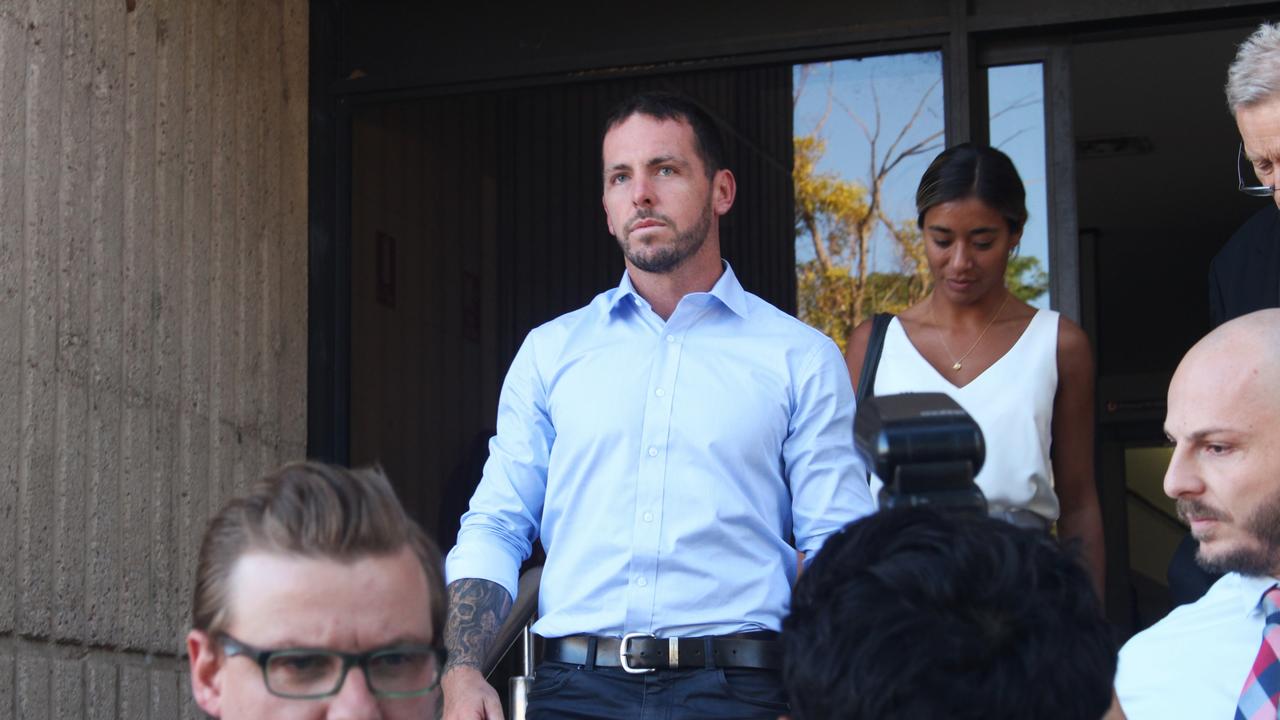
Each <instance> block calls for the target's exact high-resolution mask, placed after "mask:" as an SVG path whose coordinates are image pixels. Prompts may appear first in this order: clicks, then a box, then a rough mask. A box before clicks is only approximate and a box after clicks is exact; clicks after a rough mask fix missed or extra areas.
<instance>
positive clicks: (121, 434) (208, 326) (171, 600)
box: [0, 0, 308, 720]
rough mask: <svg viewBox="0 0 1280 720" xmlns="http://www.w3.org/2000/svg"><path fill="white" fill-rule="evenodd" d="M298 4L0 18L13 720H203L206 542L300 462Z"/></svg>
mask: <svg viewBox="0 0 1280 720" xmlns="http://www.w3.org/2000/svg"><path fill="white" fill-rule="evenodd" d="M307 36H308V29H307V3H306V1H305V0H0V718H9V717H12V718H21V719H24V720H25V719H26V718H42V719H43V718H58V719H62V718H122V719H123V718H128V719H130V720H133V719H135V718H165V719H166V720H168V719H170V718H175V717H197V715H198V713H196V712H195V709H194V707H193V706H192V705H191V703H190V701H189V699H188V697H189V693H188V690H187V686H186V680H185V678H184V677H183V675H182V671H183V668H184V667H185V663H184V661H183V660H182V658H181V655H180V653H181V651H182V648H181V640H182V636H183V634H184V632H185V630H186V627H187V621H188V618H187V613H188V608H189V595H190V585H191V577H190V576H191V568H192V564H193V557H194V554H195V550H196V543H197V542H198V539H199V533H200V531H201V530H202V528H203V525H204V523H205V521H206V520H207V518H208V517H209V515H210V513H211V512H212V511H213V510H214V509H216V508H217V507H218V506H219V505H220V503H221V502H222V501H223V500H225V499H226V498H227V497H228V496H230V495H231V494H233V493H235V492H236V491H237V490H238V489H239V488H242V487H244V486H245V484H246V483H248V482H249V481H251V480H252V479H254V478H256V477H258V476H260V475H261V474H262V473H263V472H264V471H265V470H267V469H269V468H270V467H271V466H274V465H275V464H277V463H279V462H281V461H283V460H286V459H292V458H299V457H301V456H302V455H303V453H304V450H305V426H306V422H305V415H306V405H305V403H306V399H305V388H306V326H307V318H306V272H307V267H306V178H307V168H306V157H307V154H306V136H307V94H306V88H307Z"/></svg>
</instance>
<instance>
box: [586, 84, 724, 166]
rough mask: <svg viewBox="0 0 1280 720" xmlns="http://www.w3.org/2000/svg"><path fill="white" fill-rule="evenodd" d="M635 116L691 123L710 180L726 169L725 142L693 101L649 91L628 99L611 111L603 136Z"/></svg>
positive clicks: (601, 136) (703, 110)
mask: <svg viewBox="0 0 1280 720" xmlns="http://www.w3.org/2000/svg"><path fill="white" fill-rule="evenodd" d="M632 115H646V116H648V117H651V118H654V119H656V120H675V121H684V122H687V123H689V127H691V128H693V138H694V141H695V146H696V148H697V151H698V157H699V159H701V160H702V164H703V165H705V166H706V170H707V177H712V176H714V175H715V174H716V172H717V171H719V170H721V169H722V168H724V167H725V159H724V142H723V141H722V140H721V139H720V129H719V128H718V127H717V126H716V121H715V119H714V118H712V117H711V113H709V112H707V110H706V108H704V107H702V105H700V104H698V102H697V101H695V100H693V99H692V98H688V97H685V96H684V95H679V94H677V93H673V92H666V91H662V90H650V91H647V92H642V93H637V94H635V95H632V96H630V97H628V98H625V99H624V100H622V101H621V102H619V103H618V104H617V105H614V106H613V109H612V110H610V111H609V117H608V118H606V119H605V121H604V131H603V132H602V133H601V134H600V138H601V141H602V142H603V139H604V136H605V135H607V134H608V133H609V131H610V130H612V129H614V128H615V127H617V126H619V125H621V124H622V123H624V122H626V120H627V118H629V117H631V116H632Z"/></svg>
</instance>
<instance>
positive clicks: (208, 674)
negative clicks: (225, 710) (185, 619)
mask: <svg viewBox="0 0 1280 720" xmlns="http://www.w3.org/2000/svg"><path fill="white" fill-rule="evenodd" d="M187 656H188V661H189V662H190V666H191V695H192V696H193V697H194V698H195V700H196V704H197V705H199V706H200V709H201V710H204V711H205V712H206V713H208V714H209V715H210V716H212V717H215V718H216V717H221V712H222V664H223V661H224V660H225V659H226V656H224V655H223V654H222V649H221V646H219V645H218V643H217V642H215V641H214V639H213V638H212V637H210V636H209V634H208V633H206V632H204V631H202V630H192V631H191V632H189V633H187Z"/></svg>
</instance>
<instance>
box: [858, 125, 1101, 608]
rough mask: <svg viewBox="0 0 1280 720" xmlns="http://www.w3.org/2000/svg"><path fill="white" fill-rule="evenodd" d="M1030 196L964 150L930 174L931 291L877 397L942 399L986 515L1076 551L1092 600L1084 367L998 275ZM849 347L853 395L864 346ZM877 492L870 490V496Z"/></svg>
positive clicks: (896, 338) (979, 152)
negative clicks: (960, 433) (961, 421)
mask: <svg viewBox="0 0 1280 720" xmlns="http://www.w3.org/2000/svg"><path fill="white" fill-rule="evenodd" d="M1025 199H1026V192H1025V190H1024V189H1023V185H1022V180H1021V179H1020V178H1019V177H1018V172H1017V170H1016V169H1014V167H1013V163H1012V161H1010V160H1009V158H1008V157H1007V156H1006V155H1005V154H1004V153H1001V152H1000V151H998V150H994V149H992V148H989V147H984V146H977V145H973V144H969V143H966V144H963V145H958V146H956V147H953V148H951V149H949V150H946V151H945V152H943V153H942V154H941V155H939V156H938V157H937V158H935V159H934V161H933V163H932V164H930V165H929V169H928V170H926V171H925V174H924V177H923V178H921V180H920V187H919V189H918V190H917V192H916V209H917V211H918V213H919V217H918V222H919V225H920V229H921V231H922V233H923V235H924V237H923V240H924V244H925V253H926V256H927V258H928V262H929V271H930V273H931V275H932V278H933V289H932V291H931V292H930V293H929V295H928V296H927V297H925V298H924V299H923V300H921V301H920V302H919V303H917V304H915V305H913V306H912V307H910V308H908V309H907V310H906V311H904V312H903V313H902V314H901V315H899V316H897V317H896V318H895V319H894V320H893V321H892V322H891V323H890V325H889V328H888V331H887V333H886V335H885V342H884V349H883V352H882V355H881V358H880V363H879V365H878V368H877V371H876V376H875V377H876V380H875V387H874V388H873V390H872V392H873V394H875V395H889V394H894V393H901V392H945V393H947V394H948V395H950V396H951V397H953V398H955V400H956V401H957V402H959V403H960V405H961V406H962V407H964V408H965V410H967V411H968V412H969V414H970V415H972V416H973V418H974V419H975V420H976V421H977V422H978V424H979V426H981V427H982V431H983V435H984V437H985V439H986V445H987V454H986V462H985V463H984V465H983V468H982V470H981V471H980V472H979V473H978V476H977V478H976V481H977V483H978V486H979V487H980V488H982V491H983V494H984V495H985V496H986V498H987V503H988V505H989V507H990V509H991V511H992V514H993V515H998V516H1002V517H1005V518H1006V519H1009V520H1010V521H1012V522H1016V523H1018V524H1023V525H1030V526H1039V527H1043V528H1046V529H1047V528H1048V527H1049V526H1050V525H1051V524H1052V523H1054V522H1056V523H1057V527H1058V537H1059V538H1061V539H1062V540H1063V541H1064V542H1078V543H1079V545H1080V552H1081V556H1082V558H1083V560H1084V562H1085V564H1086V565H1087V566H1088V569H1089V572H1090V574H1091V576H1092V578H1093V582H1094V587H1095V588H1096V589H1097V590H1098V593H1099V596H1101V593H1102V587H1103V575H1104V572H1103V570H1104V556H1103V541H1102V516H1101V511H1100V510H1099V507H1098V495H1097V491H1096V489H1095V487H1094V477H1093V382H1094V378H1093V358H1092V353H1091V351H1090V348H1089V340H1088V338H1087V337H1085V334H1084V332H1083V331H1082V330H1081V329H1080V327H1079V326H1078V325H1076V324H1075V323H1074V322H1072V321H1071V320H1069V319H1067V318H1065V317H1060V316H1059V315H1058V314H1057V313H1056V312H1053V311H1050V310H1039V311H1037V310H1036V309H1035V308H1033V307H1031V306H1030V305H1027V304H1026V303H1024V302H1022V301H1021V300H1018V299H1017V298H1016V297H1014V296H1013V294H1012V293H1010V292H1009V290H1008V289H1007V288H1006V287H1005V283H1004V278H1005V268H1006V267H1007V265H1008V263H1009V257H1010V255H1011V254H1012V253H1013V251H1014V249H1015V248H1016V247H1017V245H1018V240H1019V239H1020V238H1021V237H1022V227H1023V224H1024V223H1025V222H1026V219H1027V210H1026V200H1025ZM870 332H871V323H870V322H864V323H862V324H860V325H859V326H858V327H857V328H855V329H854V331H853V333H852V335H851V336H850V338H849V343H848V355H847V357H846V361H847V362H848V364H849V375H850V377H851V378H852V380H853V384H854V387H857V384H858V378H859V376H860V374H861V371H862V363H863V357H864V356H865V354H866V350H867V342H868V339H869V337H870ZM873 490H874V488H873Z"/></svg>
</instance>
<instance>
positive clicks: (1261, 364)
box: [1116, 309, 1280, 720]
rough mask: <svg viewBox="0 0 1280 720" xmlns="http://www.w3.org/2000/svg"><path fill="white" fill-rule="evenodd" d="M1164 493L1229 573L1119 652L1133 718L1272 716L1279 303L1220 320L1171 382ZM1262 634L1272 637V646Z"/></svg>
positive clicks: (1277, 669) (1276, 680)
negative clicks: (1170, 453) (1169, 455)
mask: <svg viewBox="0 0 1280 720" xmlns="http://www.w3.org/2000/svg"><path fill="white" fill-rule="evenodd" d="M1164 427H1165V433H1166V434H1168V436H1169V440H1170V441H1171V442H1173V443H1174V451H1173V458H1172V460H1171V461H1170V463H1169V470H1168V471H1167V472H1166V474H1165V478H1164V491H1165V494H1167V495H1168V496H1169V497H1171V498H1174V499H1175V500H1177V501H1178V514H1179V516H1181V517H1182V519H1183V520H1184V521H1186V522H1187V523H1188V524H1189V525H1190V526H1191V533H1192V535H1194V536H1195V538H1196V539H1197V540H1199V541H1200V549H1199V551H1198V554H1197V555H1196V561H1197V562H1198V563H1200V564H1201V565H1203V566H1204V567H1206V568H1207V569H1210V570H1214V571H1217V572H1223V573H1226V574H1225V575H1224V576H1223V577H1222V579H1220V580H1218V582H1216V583H1215V584H1214V585H1213V587H1212V588H1210V589H1209V592H1208V593H1207V594H1206V595H1205V596H1204V597H1203V598H1201V599H1200V600H1198V601H1197V602H1195V603H1194V604H1191V605H1183V606H1181V607H1179V608H1177V609H1175V610H1174V611H1173V612H1172V613H1170V614H1169V615H1168V617H1166V618H1165V619H1164V620H1161V621H1160V622H1159V623H1156V624H1155V625H1154V626H1152V627H1151V628H1149V629H1148V630H1146V631H1145V632H1142V633H1139V634H1138V635H1136V636H1135V637H1134V638H1133V639H1132V640H1130V641H1129V643H1128V644H1126V645H1125V646H1124V648H1123V649H1121V651H1120V667H1119V672H1118V673H1117V675H1116V690H1117V691H1118V693H1119V695H1120V704H1121V706H1123V708H1124V711H1125V713H1126V714H1127V715H1128V716H1129V717H1130V718H1132V719H1135V720H1143V718H1170V717H1177V718H1183V717H1185V718H1232V717H1234V718H1244V719H1245V720H1253V719H1254V718H1262V717H1265V718H1275V717H1277V714H1276V699H1277V696H1280V664H1278V663H1277V660H1276V652H1278V651H1280V610H1277V604H1278V603H1280V587H1277V578H1280V309H1271V310H1260V311H1257V312H1254V313H1251V314H1248V315H1244V316H1242V317H1239V318H1237V319H1235V320H1232V321H1230V322H1228V323H1226V324H1224V325H1221V326H1219V327H1218V329H1217V330H1214V331H1213V332H1212V333H1210V334H1209V335H1208V336H1206V337H1205V338H1204V339H1203V340H1201V341H1200V342H1199V343H1197V344H1196V346H1195V347H1193V348H1191V351H1190V352H1188V353H1187V355H1186V357H1185V358H1183V359H1182V363H1181V364H1180V365H1179V366H1178V370H1177V372H1175V373H1174V376H1173V382H1172V383H1170V385H1169V413H1168V416H1167V417H1166V418H1165V426H1164ZM1264 632H1266V633H1267V635H1268V638H1267V639H1268V641H1267V642H1264Z"/></svg>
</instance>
